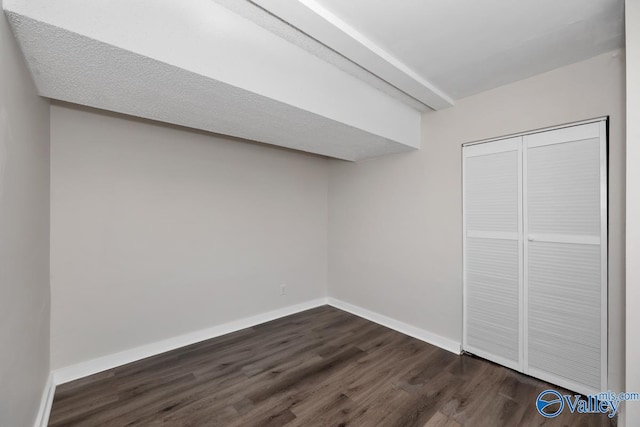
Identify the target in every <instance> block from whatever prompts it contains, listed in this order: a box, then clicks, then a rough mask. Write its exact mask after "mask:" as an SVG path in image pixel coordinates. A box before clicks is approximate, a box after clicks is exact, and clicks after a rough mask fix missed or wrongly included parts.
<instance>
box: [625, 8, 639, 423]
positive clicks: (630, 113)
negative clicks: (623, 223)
mask: <svg viewBox="0 0 640 427" xmlns="http://www.w3.org/2000/svg"><path fill="white" fill-rule="evenodd" d="M625 13H626V57H627V141H628V144H627V165H629V167H628V168H627V280H626V283H627V307H626V308H627V310H626V315H627V323H626V326H627V329H626V335H627V341H626V343H627V359H626V363H627V371H626V384H625V388H626V390H627V391H629V392H638V393H640V364H639V363H638V361H640V310H639V309H638V304H639V303H640V168H639V167H638V165H640V0H627V2H626V11H625ZM625 417H626V420H625V421H626V424H625V425H627V426H629V427H631V426H637V425H640V402H629V403H627V404H626V411H625Z"/></svg>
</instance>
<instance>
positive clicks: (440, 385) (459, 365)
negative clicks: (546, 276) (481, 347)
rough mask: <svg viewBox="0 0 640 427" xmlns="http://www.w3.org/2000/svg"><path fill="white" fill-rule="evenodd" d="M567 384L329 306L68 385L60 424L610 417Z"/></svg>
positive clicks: (576, 422) (59, 405)
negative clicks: (540, 409) (578, 402)
mask: <svg viewBox="0 0 640 427" xmlns="http://www.w3.org/2000/svg"><path fill="white" fill-rule="evenodd" d="M547 388H553V389H556V390H559V391H562V389H560V388H558V387H555V386H551V385H549V384H547V383H544V382H542V381H538V380H536V379H533V378H530V377H527V376H525V375H521V374H519V373H517V372H514V371H511V370H509V369H507V368H503V367H501V366H498V365H495V364H492V363H489V362H486V361H484V360H481V359H477V358H474V357H470V356H456V355H454V354H452V353H449V352H447V351H444V350H441V349H439V348H437V347H434V346H432V345H429V344H426V343H424V342H421V341H419V340H416V339H414V338H410V337H407V336H406V335H403V334H400V333H398V332H395V331H392V330H390V329H387V328H385V327H383V326H380V325H377V324H375V323H372V322H369V321H367V320H364V319H361V318H359V317H356V316H353V315H351V314H348V313H345V312H343V311H340V310H337V309H335V308H332V307H328V306H324V307H320V308H316V309H313V310H309V311H305V312H303V313H299V314H296V315H293V316H289V317H286V318H282V319H278V320H275V321H273V322H269V323H265V324H263V325H259V326H255V327H253V328H249V329H245V330H242V331H239V332H236V333H233V334H229V335H225V336H223V337H220V338H215V339H212V340H209V341H204V342H201V343H198V344H194V345H191V346H189V347H184V348H181V349H178V350H174V351H171V352H168V353H164V354H161V355H158V356H154V357H151V358H148V359H145V360H141V361H139V362H135V363H131V364H128V365H125V366H121V367H118V368H115V369H112V370H109V371H105V372H102V373H99V374H96V375H93V376H90V377H87V378H83V379H80V380H77V381H74V382H71V383H67V384H63V385H61V386H59V387H58V388H57V390H56V393H55V399H54V402H53V408H52V412H51V418H50V421H49V425H50V426H134V425H135V426H158V425H167V426H283V425H286V426H427V427H436V426H437V427H443V426H474V427H476V426H478V427H482V426H488V427H499V426H539V425H545V426H572V427H573V426H605V425H607V426H608V425H609V419H608V418H607V417H606V416H596V415H574V414H570V413H567V411H565V412H563V413H562V414H561V415H560V416H559V417H557V418H553V419H546V418H543V417H542V416H541V415H539V414H538V413H537V411H536V409H535V399H536V397H537V395H538V394H539V393H540V392H541V391H543V390H545V389H547Z"/></svg>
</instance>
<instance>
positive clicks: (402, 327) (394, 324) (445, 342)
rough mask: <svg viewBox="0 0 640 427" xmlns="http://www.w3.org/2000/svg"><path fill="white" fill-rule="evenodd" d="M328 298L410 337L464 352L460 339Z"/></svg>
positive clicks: (454, 351) (359, 314)
mask: <svg viewBox="0 0 640 427" xmlns="http://www.w3.org/2000/svg"><path fill="white" fill-rule="evenodd" d="M327 300H328V304H329V305H330V306H333V307H335V308H339V309H340V310H344V311H347V312H349V313H351V314H355V315H356V316H359V317H362V318H365V319H367V320H370V321H372V322H374V323H377V324H379V325H382V326H386V327H387V328H390V329H393V330H395V331H398V332H400V333H403V334H405V335H409V336H410V337H413V338H416V339H419V340H420V341H424V342H426V343H429V344H432V345H435V346H436V347H440V348H442V349H444V350H447V351H450V352H451V353H454V354H460V353H461V352H462V345H461V343H460V342H458V341H455V340H452V339H450V338H445V337H442V336H440V335H437V334H434V333H432V332H429V331H425V330H424V329H420V328H417V327H415V326H411V325H409V324H407V323H404V322H401V321H399V320H396V319H393V318H391V317H387V316H384V315H382V314H378V313H375V312H373V311H369V310H367V309H365V308H362V307H358V306H357V305H353V304H350V303H348V302H345V301H341V300H339V299H336V298H332V297H329V298H327Z"/></svg>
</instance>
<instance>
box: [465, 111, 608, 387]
mask: <svg viewBox="0 0 640 427" xmlns="http://www.w3.org/2000/svg"><path fill="white" fill-rule="evenodd" d="M463 161H464V191H463V194H464V231H465V241H464V301H465V302H464V322H463V323H464V334H463V347H464V349H465V350H466V351H468V352H470V353H474V354H477V355H478V356H481V357H485V358H487V359H490V360H493V361H495V362H498V363H501V364H503V365H505V366H508V367H511V368H513V369H517V370H520V371H522V372H525V373H527V374H530V375H532V376H536V377H538V378H541V379H544V380H547V381H549V382H552V383H555V384H558V385H560V386H563V387H566V388H568V389H570V390H574V391H578V392H581V393H595V392H599V391H602V390H606V384H607V370H606V366H607V309H606V307H607V286H606V283H607V226H606V224H607V192H606V190H607V183H606V182H607V181H606V121H596V122H593V123H587V124H581V125H576V126H570V127H565V128H560V129H554V130H550V131H545V132H537V133H533V134H530V135H524V136H522V137H517V138H510V139H505V140H500V141H494V142H490V143H485V144H477V145H470V146H466V147H464V160H463Z"/></svg>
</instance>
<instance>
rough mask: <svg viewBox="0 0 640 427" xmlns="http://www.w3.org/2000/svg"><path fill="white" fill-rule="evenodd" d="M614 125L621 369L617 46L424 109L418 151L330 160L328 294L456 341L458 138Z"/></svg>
mask: <svg viewBox="0 0 640 427" xmlns="http://www.w3.org/2000/svg"><path fill="white" fill-rule="evenodd" d="M605 115H610V116H611V122H610V126H611V128H610V188H611V192H610V194H609V197H610V211H609V215H610V216H609V218H610V231H609V233H610V234H609V237H610V246H609V250H610V273H609V286H610V291H609V298H610V311H609V323H610V347H609V349H610V350H609V351H610V368H609V378H610V387H611V388H612V390H615V389H620V388H621V385H622V382H623V376H624V372H623V368H624V332H623V331H624V325H623V322H624V314H623V307H624V284H623V282H624V165H625V164H624V131H623V129H624V128H623V126H624V124H623V123H624V60H623V56H622V54H621V52H620V51H615V52H611V53H607V54H604V55H600V56H597V57H595V58H592V59H589V60H587V61H584V62H580V63H577V64H574V65H570V66H567V67H564V68H560V69H558V70H555V71H552V72H549V73H545V74H541V75H539V76H536V77H533V78H530V79H527V80H523V81H520V82H517V83H513V84H510V85H507V86H503V87H500V88H498V89H494V90H492V91H488V92H484V93H481V94H479V95H475V96H473V97H469V98H466V99H463V100H460V101H459V102H457V103H456V106H455V107H453V108H449V109H445V110H440V111H436V112H430V113H425V114H424V115H423V117H422V127H423V128H422V135H423V140H422V149H421V150H420V151H418V152H415V153H408V154H398V155H393V156H388V157H385V158H380V159H371V160H367V161H363V162H358V163H355V164H351V163H346V162H340V161H335V160H331V161H330V165H331V168H330V186H329V188H330V190H329V194H330V198H329V206H330V214H329V224H330V227H329V296H330V297H336V298H338V299H341V300H343V301H346V302H349V303H352V304H357V305H359V306H361V307H363V308H365V309H368V310H371V311H373V312H376V313H380V314H382V315H385V316H389V317H391V318H394V319H397V320H399V321H402V322H405V323H408V324H410V325H413V326H416V327H418V328H422V329H424V330H427V331H430V332H432V333H434V334H437V335H440V336H442V337H445V338H449V339H452V340H457V341H460V340H461V334H462V213H461V212H462V206H461V199H462V195H461V173H462V172H461V163H462V162H461V145H462V144H463V143H465V142H470V141H474V140H478V139H484V138H491V137H498V136H501V135H506V134H510V133H516V132H523V131H528V130H533V129H538V128H542V127H548V126H553V125H559V124H563V123H567V122H572V121H579V120H584V119H588V118H593V117H598V116H605Z"/></svg>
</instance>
